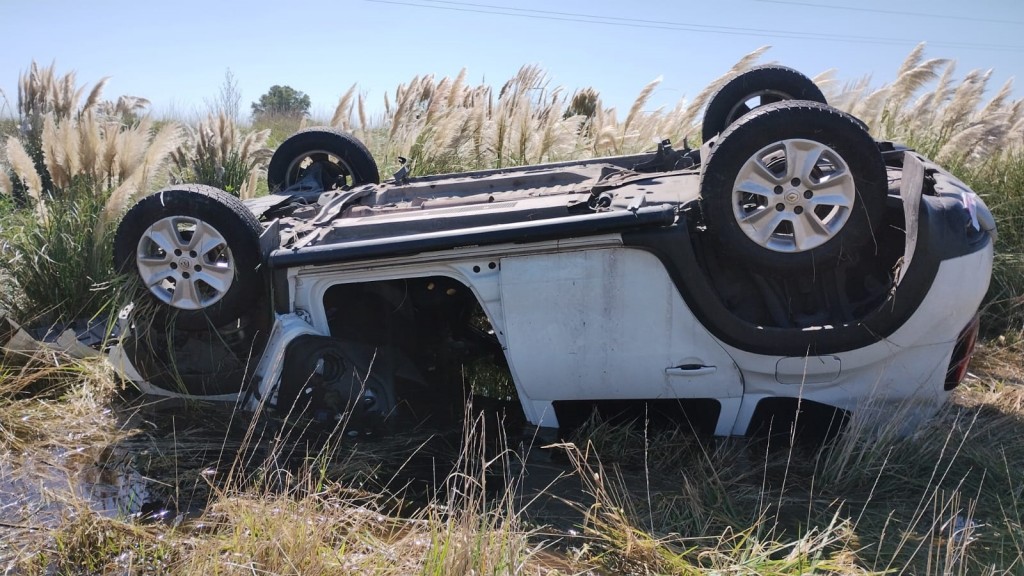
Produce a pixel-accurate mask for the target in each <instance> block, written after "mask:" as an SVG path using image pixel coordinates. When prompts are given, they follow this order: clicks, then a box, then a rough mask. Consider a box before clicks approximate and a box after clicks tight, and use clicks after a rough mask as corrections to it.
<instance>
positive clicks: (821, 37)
mask: <svg viewBox="0 0 1024 576" xmlns="http://www.w3.org/2000/svg"><path fill="white" fill-rule="evenodd" d="M364 1H365V2H372V3H375V4H391V5H397V6H411V7H415V8H427V9H434V10H446V11H452V12H468V13H476V14H490V15H495V16H512V17H518V18H530V19H534V20H552V21H561V22H577V23H584V24H604V25H607V26H620V27H627V28H648V29H657V30H677V31H687V32H696V33H700V34H719V35H728V36H753V37H758V38H786V39H797V40H818V41H823V42H847V43H855V44H878V45H889V46H908V45H909V46H913V45H916V44H917V42H914V41H909V40H905V39H900V38H884V37H874V36H854V35H848V34H831V33H818V32H793V31H787V30H765V29H759V28H745V27H738V26H708V25H694V24H685V23H682V22H667V21H662V20H641V19H637V18H622V17H613V16H598V15H591V14H581V13H575V12H555V11H549V10H534V9H526V8H514V7H509V6H497V5H493V4H477V3H471V2H456V1H452V0H419V1H418V2H414V1H402V0H364ZM425 2H429V3H425ZM440 4H446V5H440ZM930 45H932V46H939V47H950V48H964V49H975V50H993V51H1004V52H1005V51H1008V52H1024V46H1007V45H1001V44H973V43H964V42H945V41H939V42H930Z"/></svg>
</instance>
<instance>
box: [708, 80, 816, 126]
mask: <svg viewBox="0 0 1024 576" xmlns="http://www.w3.org/2000/svg"><path fill="white" fill-rule="evenodd" d="M769 88H774V89H777V90H779V91H780V92H786V93H791V95H792V97H793V98H792V99H793V100H808V101H812V102H820V103H822V104H827V102H826V100H825V95H824V94H822V92H821V89H820V88H818V86H817V85H816V84H815V83H814V81H813V80H811V79H810V78H808V77H807V76H806V75H804V74H803V73H802V72H800V71H799V70H794V69H793V68H789V67H787V66H779V65H777V64H763V65H760V66H754V67H751V68H749V69H747V70H746V71H744V72H741V73H740V74H738V75H736V76H735V77H733V78H732V79H730V80H729V81H728V82H726V83H725V84H723V85H722V87H721V88H719V89H718V90H717V91H716V92H715V94H714V95H713V96H711V99H710V100H708V106H707V108H706V109H705V111H704V121H703V124H702V126H701V137H702V138H703V140H704V141H705V142H707V141H708V140H710V139H711V138H713V137H714V136H715V135H716V134H719V133H721V132H724V131H725V130H726V129H728V126H726V125H724V124H725V122H726V120H727V116H728V114H729V110H731V109H732V107H733V106H734V105H735V104H736V103H737V100H738V99H739V98H742V97H743V96H746V95H748V94H750V93H751V91H756V90H764V89H769ZM755 110H756V109H755Z"/></svg>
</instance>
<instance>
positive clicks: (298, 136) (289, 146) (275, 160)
mask: <svg viewBox="0 0 1024 576" xmlns="http://www.w3.org/2000/svg"><path fill="white" fill-rule="evenodd" d="M317 140H320V141H326V142H328V143H329V144H333V145H335V146H337V148H336V149H335V150H334V151H335V152H337V153H338V154H339V155H340V156H343V157H344V159H345V161H346V163H348V164H349V166H350V167H351V169H352V172H353V174H352V178H353V180H354V181H355V183H356V184H380V170H379V169H378V168H377V162H376V161H375V160H374V159H373V155H372V154H370V151H369V150H368V149H367V148H366V145H364V144H363V143H362V142H361V141H360V140H359V139H358V138H356V137H355V136H353V135H352V134H350V133H348V132H345V131H343V130H338V129H336V128H331V127H330V126H311V127H309V128H303V129H302V130H299V131H298V132H295V133H294V134H292V135H291V136H289V137H288V138H286V139H285V140H284V142H281V144H280V145H279V146H278V147H277V150H275V151H274V155H273V156H271V158H270V164H269V165H268V166H267V185H268V187H269V188H270V191H271V192H274V191H276V190H278V189H280V188H281V187H283V186H284V183H285V180H286V178H287V171H288V165H289V164H291V161H292V159H293V158H295V157H296V156H297V155H300V154H303V153H304V152H306V151H307V150H309V149H310V148H314V147H326V148H331V146H315V145H311V143H312V142H315V141H317Z"/></svg>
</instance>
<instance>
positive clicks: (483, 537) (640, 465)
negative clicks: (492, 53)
mask: <svg viewBox="0 0 1024 576" xmlns="http://www.w3.org/2000/svg"><path fill="white" fill-rule="evenodd" d="M763 56H764V55H763V50H759V51H756V52H754V53H752V54H750V55H748V56H747V57H745V58H743V59H742V60H741V61H740V62H738V63H737V64H736V66H735V67H734V68H733V70H731V71H730V72H729V74H726V75H724V76H723V77H722V78H720V79H719V80H718V81H716V82H714V83H712V85H710V86H709V87H708V88H707V89H705V90H704V91H702V92H700V93H699V94H697V95H695V96H694V97H693V98H691V99H686V100H681V101H680V102H679V103H678V104H677V105H676V106H674V107H673V108H671V109H659V110H650V109H648V106H647V101H648V99H649V97H650V95H651V94H652V93H653V92H654V91H655V90H656V89H657V81H655V82H652V83H651V84H649V85H647V86H644V87H641V88H640V91H639V93H638V96H637V98H636V100H635V102H634V103H633V105H632V106H631V107H630V109H629V110H615V109H614V108H608V107H606V106H605V105H604V103H603V102H602V101H601V97H600V92H599V91H598V89H597V88H592V87H585V88H581V89H578V90H575V91H571V90H565V89H562V88H560V87H557V86H553V85H552V84H551V80H550V79H549V78H548V77H547V75H546V74H545V73H544V71H543V70H541V69H539V68H536V67H532V66H527V67H524V68H523V69H521V70H520V71H519V73H518V74H516V76H515V77H513V78H511V79H509V81H508V82H506V83H505V84H504V85H503V86H502V87H501V88H500V89H495V87H491V86H486V85H479V86H473V85H469V84H467V83H466V73H465V72H463V73H461V74H459V75H458V76H456V77H455V78H440V79H438V78H435V77H434V76H429V75H427V76H420V77H416V78H413V79H412V80H410V81H409V82H408V83H406V84H403V85H401V86H399V87H397V89H396V90H395V91H394V92H391V93H389V95H388V96H386V97H385V106H384V113H383V114H382V115H380V114H378V115H373V116H370V115H369V114H368V113H367V108H368V103H367V102H366V101H365V99H364V97H363V96H362V95H361V94H360V93H359V91H358V86H352V87H351V88H349V89H348V90H347V91H346V92H344V93H343V95H342V96H341V98H340V99H339V103H338V106H337V108H336V111H335V113H334V114H333V117H332V118H330V119H320V120H318V121H313V120H310V119H308V118H306V117H304V116H303V115H301V114H290V113H289V114H275V113H274V108H273V106H270V105H269V104H267V103H264V104H267V106H265V109H261V110H262V111H261V113H260V114H258V115H256V117H255V118H254V119H253V121H252V122H251V123H244V122H242V121H241V120H240V119H239V118H238V117H237V116H238V114H237V109H238V102H237V98H235V99H234V101H233V102H232V98H231V96H232V92H231V89H230V78H231V77H230V75H229V76H228V81H227V82H228V84H227V85H226V86H225V87H222V92H221V96H220V97H219V98H218V99H217V100H216V102H221V103H223V102H228V103H230V104H232V105H231V106H226V107H224V106H211V110H210V114H209V116H208V117H206V118H205V119H202V120H199V121H196V122H194V123H182V122H180V121H178V120H176V119H173V118H154V117H152V115H151V114H149V113H148V102H147V101H146V100H145V99H143V98H138V97H129V96H122V97H119V98H116V99H108V98H107V97H106V95H105V94H104V91H103V89H104V83H105V82H104V81H103V80H100V81H99V82H97V83H96V84H93V85H88V84H79V82H78V79H77V78H76V77H75V75H74V73H65V74H61V73H59V72H58V71H57V70H55V69H54V68H53V67H39V66H37V65H35V64H32V66H31V67H30V68H29V69H28V70H27V71H26V72H24V73H23V74H22V76H21V78H20V82H19V93H18V94H17V95H3V94H0V310H2V311H4V312H5V317H6V318H9V320H8V319H0V345H3V346H5V351H4V355H3V356H2V360H0V568H2V569H4V570H5V571H10V572H13V573H27V574H33V573H38V574H50V573H72V574H93V573H97V574H103V573H149V572H155V573H180V574H193V573H208V574H236V573H237V574H254V573H257V574H316V573H327V574H329V573H336V574H348V573H379V574H409V573H424V574H464V573H475V574H507V573H526V574H581V573H583V574H586V573H608V574H619V573H637V574H645V573H652V574H654V573H656V574H780V575H788V574H805V573H832V574H881V573H910V574H1004V573H1009V574H1012V573H1021V572H1024V564H1022V562H1024V561H1022V558H1024V477H1022V476H1021V474H1020V472H1019V463H1020V462H1022V461H1024V444H1022V443H1021V442H1020V440H1019V439H1020V438H1021V437H1022V436H1024V372H1022V370H1021V358H1024V221H1022V219H1024V101H1021V100H1012V99H1011V98H1010V86H1009V85H1006V86H1003V87H1000V88H998V89H995V90H994V92H993V87H992V86H989V84H988V80H989V74H988V73H987V72H984V71H969V72H966V73H960V72H958V71H957V70H956V69H955V66H954V63H953V62H952V61H947V60H943V59H926V58H925V57H924V52H923V47H919V48H918V49H915V50H914V51H913V52H912V53H911V54H910V55H909V56H908V58H907V60H906V61H905V62H904V63H903V65H902V66H901V68H900V70H899V73H898V74H897V76H896V78H895V79H894V80H893V81H891V82H889V83H887V84H884V85H882V86H877V85H873V84H871V83H870V82H869V81H868V80H867V79H864V80H854V81H840V80H839V79H838V78H839V74H838V73H837V72H834V71H830V72H827V73H825V74H823V75H821V76H819V77H818V78H816V81H818V83H819V85H820V86H821V87H822V89H823V91H824V92H825V94H826V96H827V98H828V100H829V102H831V103H833V104H835V105H837V106H838V107H840V108H843V109H846V110H848V111H850V112H852V113H853V114H855V115H857V116H858V117H860V118H861V119H862V120H864V121H865V122H866V123H867V124H868V126H869V127H870V129H871V131H872V133H873V134H874V135H875V136H876V137H880V138H893V139H897V140H900V141H903V142H907V143H908V144H910V145H912V146H914V147H916V148H917V149H919V150H921V151H922V152H923V153H924V154H925V155H927V156H930V157H933V158H936V159H937V160H939V161H940V162H941V163H942V164H943V165H944V166H947V167H949V168H950V169H951V171H952V172H953V173H954V174H956V175H957V176H958V177H959V178H961V179H962V180H964V181H965V182H966V183H968V184H969V185H970V186H971V187H972V188H973V189H974V190H976V191H978V192H979V193H980V194H982V195H983V196H984V198H985V200H986V202H987V203H988V205H989V206H990V207H991V208H992V210H993V211H994V212H995V215H996V217H997V220H998V223H999V240H998V244H997V247H996V249H997V255H996V268H995V274H994V276H993V282H992V286H991V288H990V291H989V294H988V297H987V299H986V303H985V304H984V309H983V312H984V316H983V326H984V330H985V334H986V339H985V341H984V342H983V344H982V345H981V346H980V350H979V354H978V356H977V357H976V358H975V363H974V366H973V369H972V371H973V373H972V375H971V376H970V377H969V378H968V380H967V382H966V383H965V384H964V385H962V386H961V387H960V389H958V391H957V393H956V394H955V397H954V400H953V402H951V403H950V404H949V405H948V406H947V407H946V409H944V410H943V411H942V412H941V413H940V414H939V415H938V416H937V417H936V418H934V419H933V420H932V421H930V422H929V423H927V424H926V425H925V426H923V427H922V428H921V429H920V430H917V431H915V432H914V433H913V434H911V435H910V436H902V435H900V434H897V429H896V424H897V423H894V424H893V427H892V428H890V429H881V430H879V429H878V428H876V427H868V426H866V425H864V424H863V423H862V422H861V420H860V419H859V418H858V416H854V418H853V420H852V421H851V422H850V423H849V425H848V428H847V430H846V432H845V433H844V434H843V435H841V436H839V437H838V438H835V439H832V440H830V441H828V442H825V443H821V442H813V441H809V440H807V439H804V438H801V437H799V435H797V434H795V433H794V432H793V430H791V429H790V428H789V427H788V425H780V426H779V429H778V430H773V431H772V433H770V434H766V435H764V436H761V437H756V438H744V439H710V438H706V437H702V436H699V435H696V434H694V433H693V432H692V431H691V430H690V428H689V427H688V426H686V425H685V423H683V424H681V425H680V426H678V427H673V428H669V429H666V427H664V426H655V425H653V424H649V423H648V422H646V421H641V422H637V423H635V425H632V426H630V425H621V424H612V423H609V422H604V421H601V420H599V419H594V420H592V421H590V422H589V423H588V424H587V425H586V426H585V427H584V428H583V429H582V430H580V431H578V432H577V433H576V434H575V436H574V437H572V438H566V439H559V440H564V441H557V442H556V441H555V439H553V438H550V439H541V438H534V437H531V436H529V435H521V434H520V433H519V432H518V431H516V430H511V429H510V430H503V429H502V427H500V426H495V425H494V422H493V420H494V415H493V414H494V411H493V410H488V411H484V413H483V414H478V413H477V412H474V411H470V412H469V413H468V414H467V418H466V424H465V427H464V429H463V430H462V431H455V432H454V433H452V432H451V431H444V430H426V429H414V430H410V431H402V432H398V433H395V434H393V435H390V436H388V437H387V438H379V439H376V440H368V441H358V442H356V441H352V440H351V439H348V438H347V437H346V435H345V434H344V428H343V427H342V426H339V427H338V428H337V429H333V430H312V429H295V428H288V427H285V426H282V425H281V424H280V423H278V422H277V420H275V419H274V418H269V417H267V415H265V414H263V413H257V414H249V413H246V412H239V413H234V412H232V411H231V410H230V409H227V410H225V409H223V408H218V407H212V406H205V405H196V404H183V405H179V404H171V405H168V403H166V402H163V403H154V402H153V401H152V399H151V398H146V397H143V396H140V395H139V394H138V393H137V392H136V391H134V390H132V389H130V388H128V387H126V385H125V384H124V383H123V382H121V381H120V380H119V379H118V378H117V377H116V375H115V374H114V372H113V371H112V369H111V368H110V367H109V366H108V365H107V364H106V363H105V362H104V361H103V360H102V358H100V357H98V356H96V355H93V354H90V353H88V352H84V351H81V350H79V351H76V352H77V353H76V354H75V355H74V356H72V355H69V354H66V353H59V352H56V351H54V350H53V349H50V348H47V347H43V346H34V345H31V344H30V343H29V342H28V341H27V340H25V339H23V338H22V337H21V336H19V331H18V325H17V324H16V323H20V324H21V325H24V326H28V327H46V326H51V325H55V324H61V323H66V322H70V321H71V320H74V319H81V318H93V319H102V318H104V317H108V316H109V315H110V314H111V313H112V312H115V311H116V310H118V309H119V308H120V306H121V304H122V302H123V301H122V298H121V297H120V296H119V293H120V291H119V279H118V277H117V276H116V275H115V274H114V270H113V268H112V266H111V264H110V260H111V258H110V250H111V247H110V241H111V233H112V230H113V229H114V228H115V227H116V223H117V221H118V218H119V217H120V215H121V214H122V213H123V211H124V210H125V209H126V207H127V206H130V205H131V204H132V203H133V202H134V201H135V200H136V199H138V198H139V197H141V196H142V195H145V194H147V193H149V192H152V191H153V190H156V189H158V188H159V187H161V186H164V185H166V184H168V183H172V182H183V181H188V182H200V183H205V184H210V185H214V186H217V187H219V188H222V189H224V190H227V191H229V192H231V193H233V194H236V195H239V196H241V197H251V196H253V195H257V194H259V193H261V192H265V190H266V184H265V180H264V175H263V170H264V169H265V164H266V162H267V160H268V159H269V156H270V148H271V147H272V146H273V145H275V144H276V143H279V142H280V140H281V138H283V137H284V136H286V135H287V134H289V133H290V132H292V131H294V130H297V129H299V128H301V127H303V126H305V125H312V124H329V125H332V126H334V127H337V128H341V129H344V130H348V131H352V132H354V133H355V135H356V136H357V137H359V138H360V139H361V140H363V141H364V142H365V143H366V144H367V146H368V147H369V148H370V150H371V152H372V153H373V155H374V157H375V158H376V159H377V160H378V164H379V165H380V167H381V170H382V171H383V172H384V175H387V174H388V173H390V172H392V171H394V170H396V169H397V168H398V165H399V164H398V158H399V157H402V158H406V159H408V161H409V162H410V164H411V166H412V171H413V174H414V175H425V174H431V173H440V172H451V171H458V170H467V169H474V168H490V167H502V166H513V165H520V164H527V163H536V162H548V161H558V160H566V159H575V158H587V157H592V156H595V155H603V154H624V153H631V152H639V151H643V150H647V149H650V148H651V147H652V146H653V144H654V143H655V142H656V141H659V140H661V139H664V138H670V139H671V140H672V141H673V142H674V143H675V144H676V146H681V145H682V143H683V142H687V143H689V145H690V146H691V147H696V146H697V145H699V135H700V120H701V113H702V108H703V106H704V104H705V103H706V100H707V98H708V97H710V95H711V94H712V93H713V92H714V91H715V90H716V89H717V87H718V86H720V85H721V83H722V82H724V81H725V80H727V79H728V77H729V76H730V75H731V74H735V73H736V72H739V71H742V70H743V69H745V68H747V67H749V66H751V65H753V64H755V63H757V62H758V61H759V60H760V59H762V57H763ZM279 88H282V90H283V89H284V88H288V87H279ZM289 89H290V88H289ZM235 94H236V93H235ZM299 94H301V93H299ZM8 96H10V99H8ZM307 107H308V104H307ZM229 108H234V110H229ZM254 110H255V105H254ZM950 305H955V303H951V304H950ZM468 384H470V385H471V386H475V387H476V388H478V389H479V388H483V387H485V386H486V383H478V382H468ZM545 445H546V446H547V447H545V448H542V447H541V446H545Z"/></svg>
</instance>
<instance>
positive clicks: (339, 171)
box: [284, 150, 355, 188]
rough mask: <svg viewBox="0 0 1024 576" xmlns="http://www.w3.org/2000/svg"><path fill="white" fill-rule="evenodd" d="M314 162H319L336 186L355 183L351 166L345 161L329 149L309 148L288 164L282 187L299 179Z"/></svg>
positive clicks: (286, 186)
mask: <svg viewBox="0 0 1024 576" xmlns="http://www.w3.org/2000/svg"><path fill="white" fill-rule="evenodd" d="M314 164H320V165H321V167H322V169H323V170H324V172H325V174H326V175H327V176H328V180H333V183H334V185H335V186H336V187H338V188H344V187H346V186H352V185H353V184H355V178H354V176H353V175H352V167H351V166H349V165H348V163H347V162H345V161H344V160H342V159H341V158H340V157H338V156H337V155H335V154H334V153H332V152H331V151H329V150H310V151H308V152H306V153H305V154H302V155H301V156H298V157H296V158H294V159H293V160H292V161H291V163H289V164H288V171H287V172H285V182H284V187H285V188H288V187H289V186H291V185H293V184H295V183H296V182H298V181H299V180H301V179H302V176H303V175H304V174H305V173H306V171H307V170H309V169H310V168H311V167H312V166H313V165H314ZM330 183H331V182H328V183H327V184H328V185H330Z"/></svg>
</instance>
